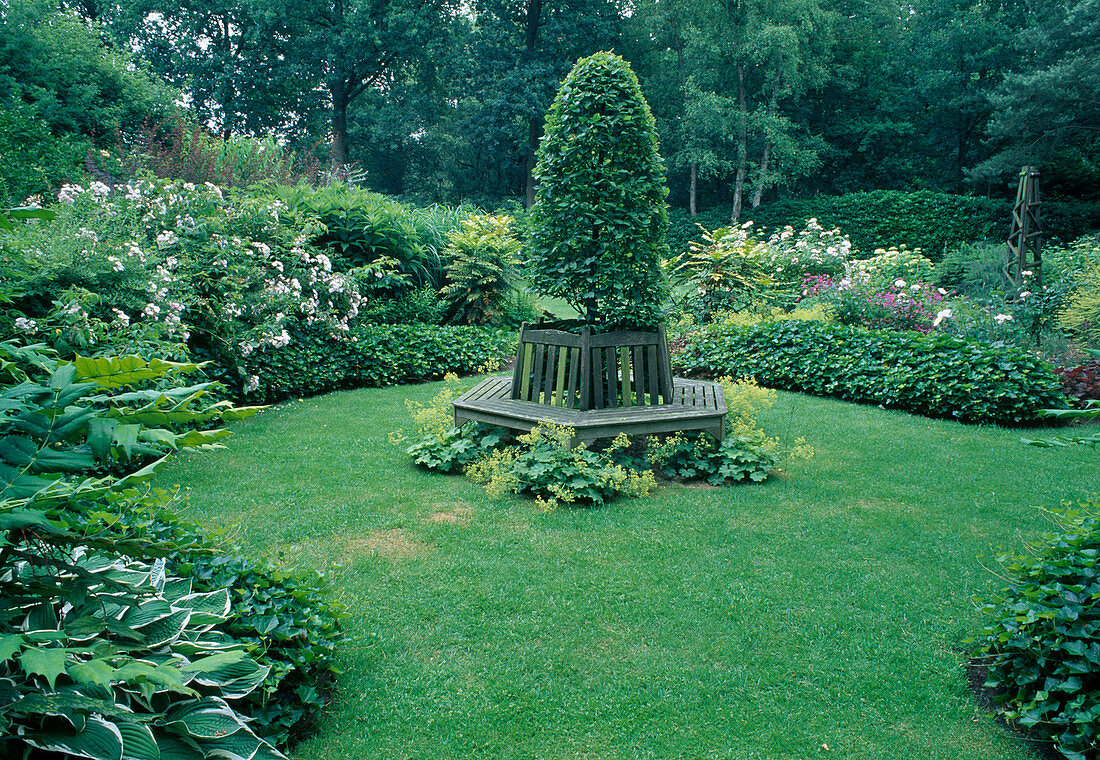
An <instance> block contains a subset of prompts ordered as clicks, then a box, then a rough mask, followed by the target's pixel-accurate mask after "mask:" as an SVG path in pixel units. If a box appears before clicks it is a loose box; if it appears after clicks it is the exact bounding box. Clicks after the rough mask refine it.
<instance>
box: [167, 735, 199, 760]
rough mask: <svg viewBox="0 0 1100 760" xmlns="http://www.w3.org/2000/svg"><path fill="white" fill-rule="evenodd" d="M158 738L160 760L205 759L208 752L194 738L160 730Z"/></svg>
mask: <svg viewBox="0 0 1100 760" xmlns="http://www.w3.org/2000/svg"><path fill="white" fill-rule="evenodd" d="M156 738H157V748H158V749H159V750H160V760H204V758H205V757H206V753H205V752H203V751H202V750H201V749H199V747H198V744H196V743H195V742H194V741H193V740H190V739H186V738H185V737H180V736H174V735H172V734H167V733H164V732H163V731H158V732H157V733H156Z"/></svg>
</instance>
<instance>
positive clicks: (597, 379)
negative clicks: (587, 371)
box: [588, 348, 606, 408]
mask: <svg viewBox="0 0 1100 760" xmlns="http://www.w3.org/2000/svg"><path fill="white" fill-rule="evenodd" d="M588 353H589V354H590V355H591V357H592V375H591V378H592V394H593V395H594V396H595V403H593V406H594V407H596V408H600V407H602V406H604V401H603V389H604V387H605V386H606V384H605V383H604V367H603V350H601V349H598V348H593V349H592V350H590V351H589V352H588Z"/></svg>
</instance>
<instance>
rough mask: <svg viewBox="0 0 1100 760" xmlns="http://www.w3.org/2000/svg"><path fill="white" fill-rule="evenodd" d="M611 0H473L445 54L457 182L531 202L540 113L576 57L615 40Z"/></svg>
mask: <svg viewBox="0 0 1100 760" xmlns="http://www.w3.org/2000/svg"><path fill="white" fill-rule="evenodd" d="M621 21H622V18H621V15H620V9H619V5H618V4H617V3H616V2H614V0H475V2H473V3H471V13H470V17H469V27H468V31H467V34H466V35H465V38H464V40H463V43H462V44H461V45H460V46H457V47H456V48H455V49H454V52H455V56H454V57H453V58H452V60H451V64H450V66H451V68H450V74H451V77H450V81H451V82H453V83H454V84H453V85H452V86H451V87H450V88H449V90H450V98H451V99H452V101H453V102H455V103H456V104H457V108H456V110H455V116H456V119H455V121H454V127H453V129H454V134H455V135H456V136H457V137H458V138H459V140H460V141H461V142H462V143H463V144H465V145H467V146H468V148H467V150H466V151H464V155H463V158H462V159H461V160H462V166H460V167H458V168H459V170H460V171H461V172H462V174H463V176H462V179H461V180H460V185H461V187H463V188H469V189H470V190H472V191H473V193H475V194H480V193H488V194H490V195H497V196H499V195H502V194H504V195H519V196H522V197H523V198H524V202H525V204H526V205H527V206H530V204H531V203H533V202H534V197H535V185H534V181H533V175H532V170H533V169H534V165H535V151H536V149H537V148H538V141H539V137H540V136H541V134H542V119H543V114H545V113H546V109H547V108H548V107H549V105H550V103H551V101H552V100H553V98H554V93H555V92H556V91H557V88H558V85H559V84H560V82H561V80H562V78H563V77H564V76H565V75H566V73H568V71H569V69H570V67H571V66H572V65H573V63H574V62H576V61H577V59H578V58H581V57H583V56H586V55H589V54H591V53H593V52H595V51H597V50H606V49H611V48H612V47H614V46H615V45H616V43H617V42H618V40H619V34H620V28H621Z"/></svg>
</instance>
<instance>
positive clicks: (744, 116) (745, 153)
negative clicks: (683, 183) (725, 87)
mask: <svg viewBox="0 0 1100 760" xmlns="http://www.w3.org/2000/svg"><path fill="white" fill-rule="evenodd" d="M737 110H738V113H739V118H738V124H737V174H736V175H734V178H733V210H732V211H731V212H730V221H731V222H736V221H737V220H738V219H739V218H740V216H741V196H742V194H743V192H744V189H745V169H746V168H747V166H748V163H749V106H748V96H747V94H746V93H745V67H744V66H743V65H742V64H741V63H740V62H738V63H737Z"/></svg>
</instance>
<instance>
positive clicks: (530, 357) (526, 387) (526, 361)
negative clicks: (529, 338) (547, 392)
mask: <svg viewBox="0 0 1100 760" xmlns="http://www.w3.org/2000/svg"><path fill="white" fill-rule="evenodd" d="M523 347H524V349H525V351H524V352H523V372H522V373H520V383H521V385H520V392H519V398H520V399H522V400H523V401H527V400H528V399H529V398H530V397H531V396H530V393H531V369H532V366H531V365H532V363H533V362H534V360H535V347H534V346H532V345H531V344H530V343H526V344H524V346H523Z"/></svg>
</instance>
